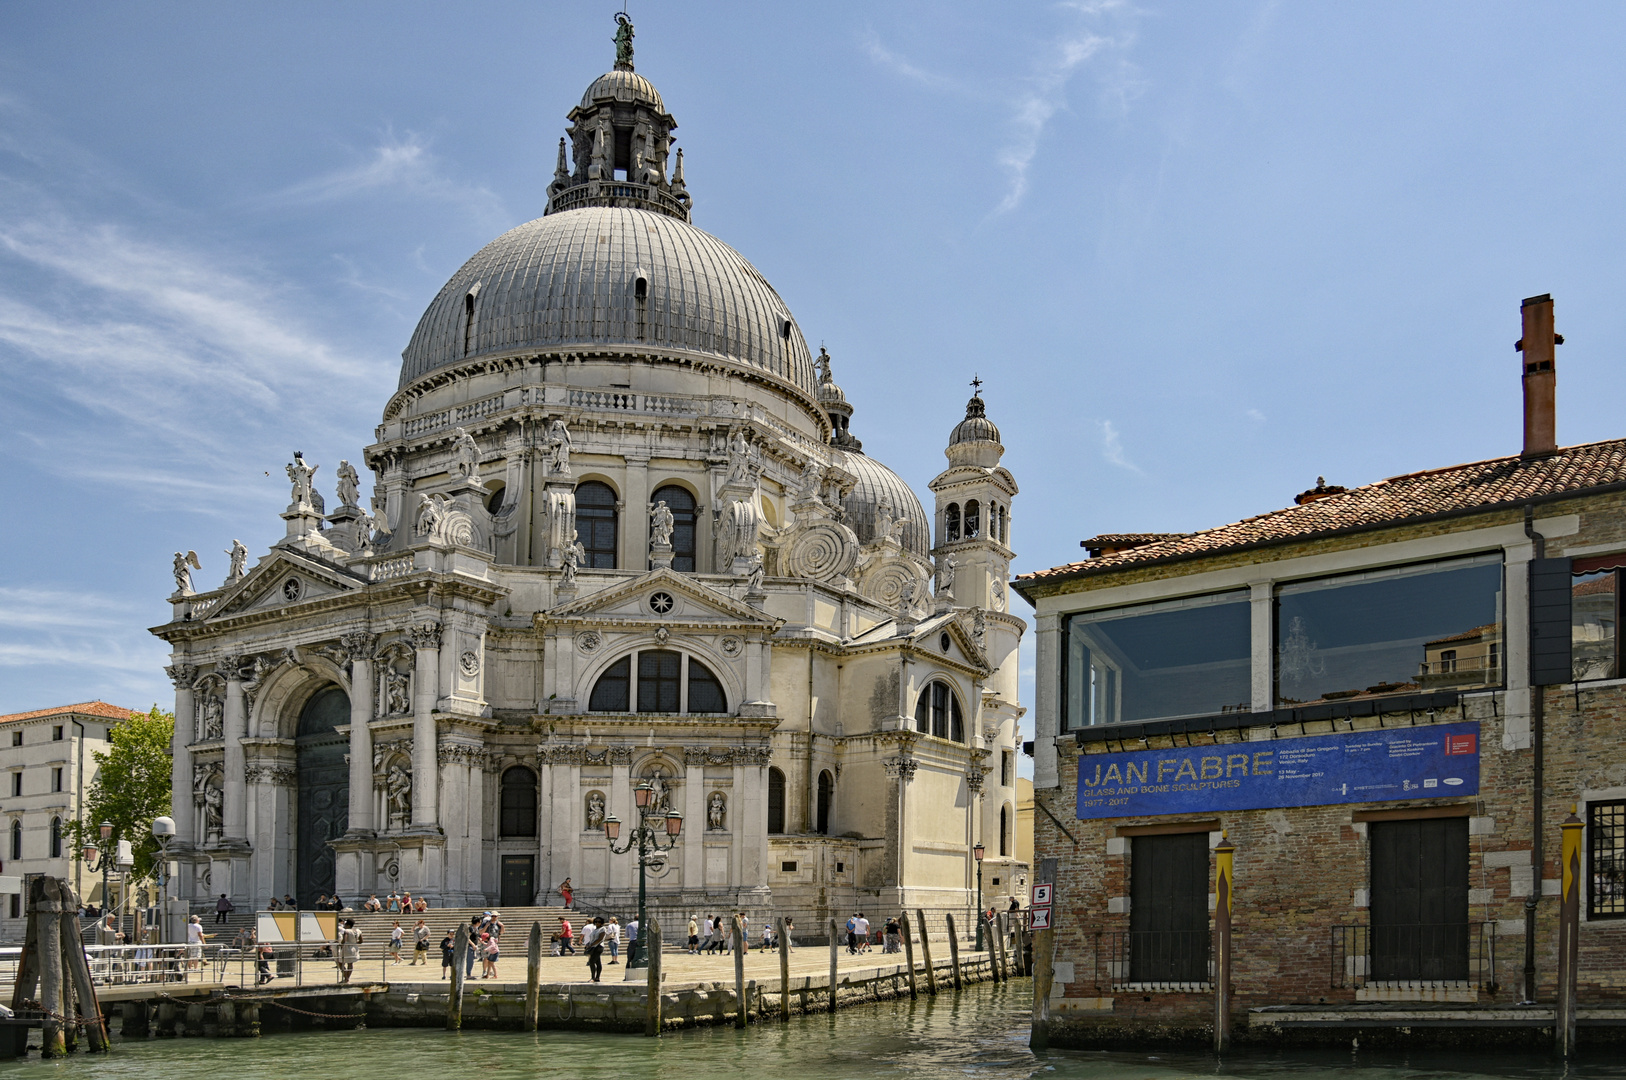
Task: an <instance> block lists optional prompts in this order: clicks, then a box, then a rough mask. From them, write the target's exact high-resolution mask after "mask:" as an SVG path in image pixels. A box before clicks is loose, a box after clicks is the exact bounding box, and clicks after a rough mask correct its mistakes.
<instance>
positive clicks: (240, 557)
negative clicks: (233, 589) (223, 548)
mask: <svg viewBox="0 0 1626 1080" xmlns="http://www.w3.org/2000/svg"><path fill="white" fill-rule="evenodd" d="M226 557H227V558H229V559H230V560H231V570H230V571H229V572H228V573H227V574H226V584H228V585H230V584H231V583H232V582H234V581H242V580H243V575H244V574H245V573H246V572H247V568H248V548H246V547H244V546H243V542H242V541H241V540H233V541H232V542H231V550H229V551H227V552H226Z"/></svg>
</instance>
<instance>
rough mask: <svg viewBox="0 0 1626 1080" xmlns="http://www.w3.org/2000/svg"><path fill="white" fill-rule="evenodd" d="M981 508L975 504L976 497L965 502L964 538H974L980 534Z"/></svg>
mask: <svg viewBox="0 0 1626 1080" xmlns="http://www.w3.org/2000/svg"><path fill="white" fill-rule="evenodd" d="M981 518H982V508H981V507H980V506H978V505H977V500H976V499H971V500H970V501H968V502H967V503H966V504H965V538H966V539H967V540H975V539H976V538H977V537H979V536H981V535H982V522H981Z"/></svg>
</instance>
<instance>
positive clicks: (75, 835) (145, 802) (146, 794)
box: [65, 705, 175, 881]
mask: <svg viewBox="0 0 1626 1080" xmlns="http://www.w3.org/2000/svg"><path fill="white" fill-rule="evenodd" d="M174 734H175V715H174V714H173V713H167V712H163V711H161V710H160V709H159V708H158V706H157V705H154V706H153V707H152V711H151V712H147V713H131V714H130V719H128V720H125V721H123V722H122V723H118V724H114V725H113V726H112V727H111V728H110V729H109V732H108V749H107V751H106V752H105V753H104V752H103V751H100V750H98V751H96V752H95V753H94V754H92V755H91V756H92V757H94V758H95V759H96V765H97V768H98V770H99V771H98V772H97V774H96V779H95V781H94V782H93V783H92V784H91V785H90V791H89V793H88V794H87V795H86V796H85V816H84V817H83V818H82V819H80V820H76V821H70V822H68V823H67V825H66V827H65V831H66V833H67V835H68V836H69V837H71V838H72V842H73V847H74V858H76V859H78V858H83V850H84V846H85V843H86V842H87V841H90V840H94V841H95V842H96V844H97V846H98V847H101V848H102V849H103V851H104V852H105V854H106V857H107V858H110V859H111V858H114V857H115V855H116V854H117V852H118V842H119V841H120V840H128V841H130V845H131V847H132V848H134V850H135V869H134V871H133V872H132V874H131V880H133V881H140V880H142V879H143V878H146V877H147V876H149V875H150V874H151V873H152V870H153V853H154V852H156V851H157V850H158V844H157V842H156V841H155V840H153V838H152V822H153V819H154V818H158V817H163V816H164V815H166V814H168V813H169V811H170V783H169V768H170V757H169V743H170V739H171V737H172V736H173V735H174ZM103 821H111V822H112V823H113V838H112V839H111V840H109V841H108V842H107V844H105V845H103V844H102V840H101V835H102V834H101V824H102V822H103Z"/></svg>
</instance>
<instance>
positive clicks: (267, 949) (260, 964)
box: [254, 941, 276, 986]
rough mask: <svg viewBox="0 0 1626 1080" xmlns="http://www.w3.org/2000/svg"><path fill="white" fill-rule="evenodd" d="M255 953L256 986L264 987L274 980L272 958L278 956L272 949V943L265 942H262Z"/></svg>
mask: <svg viewBox="0 0 1626 1080" xmlns="http://www.w3.org/2000/svg"><path fill="white" fill-rule="evenodd" d="M254 952H255V957H254V971H255V975H254V985H255V986H264V985H265V984H266V983H268V982H270V981H271V979H272V975H271V958H272V957H273V956H274V955H275V954H276V952H275V950H274V949H272V948H271V944H270V942H265V941H262V942H260V944H259V945H258V946H257V947H256V948H255V950H254Z"/></svg>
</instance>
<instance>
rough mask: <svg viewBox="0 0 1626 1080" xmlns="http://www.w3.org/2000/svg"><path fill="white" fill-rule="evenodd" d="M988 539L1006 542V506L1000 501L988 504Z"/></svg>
mask: <svg viewBox="0 0 1626 1080" xmlns="http://www.w3.org/2000/svg"><path fill="white" fill-rule="evenodd" d="M988 539H990V540H997V541H999V542H1000V543H1001V544H1003V543H1004V542H1005V508H1004V507H1003V506H1001V505H999V504H998V503H989V504H988Z"/></svg>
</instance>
